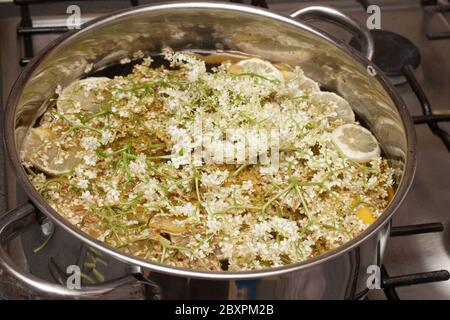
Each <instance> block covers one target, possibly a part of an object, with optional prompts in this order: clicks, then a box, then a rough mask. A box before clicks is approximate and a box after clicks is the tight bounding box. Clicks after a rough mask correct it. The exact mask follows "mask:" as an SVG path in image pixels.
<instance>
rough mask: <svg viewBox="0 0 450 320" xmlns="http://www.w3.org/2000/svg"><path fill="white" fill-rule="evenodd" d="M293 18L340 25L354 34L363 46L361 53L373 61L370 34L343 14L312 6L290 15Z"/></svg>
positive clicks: (372, 45) (372, 44) (330, 9)
mask: <svg viewBox="0 0 450 320" xmlns="http://www.w3.org/2000/svg"><path fill="white" fill-rule="evenodd" d="M290 17H292V18H298V19H300V20H303V21H305V22H306V21H311V20H321V21H326V22H330V23H333V24H335V25H338V26H340V27H342V28H344V29H345V30H348V31H349V32H351V33H352V34H354V35H355V36H356V37H357V39H358V41H359V43H360V44H361V48H363V49H362V50H361V52H362V53H363V54H364V55H365V56H366V58H367V59H368V60H372V57H373V52H374V43H373V39H372V36H371V35H370V32H369V31H368V30H367V29H365V28H364V27H363V26H362V25H361V24H360V23H359V22H358V21H356V20H355V19H353V18H351V17H349V16H347V15H346V14H344V13H343V12H341V11H339V10H336V9H333V8H329V7H322V6H311V7H306V8H303V9H300V10H297V11H295V12H293V13H291V14H290Z"/></svg>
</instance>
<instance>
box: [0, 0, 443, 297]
mask: <svg viewBox="0 0 450 320" xmlns="http://www.w3.org/2000/svg"><path fill="white" fill-rule="evenodd" d="M372 3H376V4H379V5H380V7H381V12H382V13H381V28H382V30H386V31H391V32H394V33H397V34H399V35H401V36H403V37H405V38H406V39H408V40H409V41H411V42H412V43H413V44H414V45H415V46H416V47H417V48H418V50H419V52H420V57H421V60H420V64H419V65H418V67H417V69H416V71H415V74H416V77H417V79H418V81H419V83H420V85H421V86H422V88H423V90H424V91H425V93H426V94H427V96H428V98H429V100H430V102H431V105H432V106H433V108H434V110H436V111H440V112H443V113H445V112H447V113H448V112H450V111H449V101H450V93H449V92H450V90H449V89H450V60H449V59H448V57H450V39H447V40H439V41H430V40H428V39H427V37H426V34H425V32H424V28H425V25H427V26H429V27H430V28H431V29H433V30H437V31H440V32H441V31H445V32H449V31H450V23H449V19H450V13H448V14H445V13H442V14H441V13H439V14H433V15H429V14H426V10H424V8H423V7H421V5H420V1H400V0H399V1H395V0H392V1H372ZM268 4H269V7H270V8H271V10H274V11H276V12H280V13H288V12H291V11H294V10H296V9H299V8H301V7H306V6H309V5H317V4H320V5H327V4H330V5H333V6H334V7H336V8H338V9H341V10H343V11H344V12H346V13H347V14H349V15H351V16H353V17H354V18H356V19H357V20H359V21H361V22H362V23H364V24H365V20H366V19H367V13H366V12H365V11H364V9H363V8H362V7H361V5H360V4H358V3H357V1H319V2H317V1H306V2H301V3H299V2H298V1H296V2H294V1H268ZM89 17H90V16H87V18H89ZM62 21H64V17H61V16H59V17H45V16H44V17H39V18H38V19H36V23H37V24H39V23H41V24H61V22H62ZM18 22H19V18H8V19H4V20H2V21H0V39H2V41H1V42H0V63H1V66H0V68H1V81H0V83H1V95H2V96H1V97H2V102H3V103H4V101H5V98H6V96H7V94H8V92H9V90H10V88H11V86H12V84H13V82H14V81H15V79H16V78H17V76H18V74H19V73H20V70H21V67H20V65H19V59H20V58H21V57H23V47H22V41H21V39H20V38H19V37H18V36H17V35H16V26H17V23H18ZM320 27H324V28H329V27H328V26H320ZM330 32H332V34H334V35H335V36H337V37H342V38H345V39H347V40H349V35H347V34H344V33H342V31H340V30H337V29H334V28H333V29H330ZM57 36H58V35H54V34H50V35H49V34H46V35H35V36H33V47H34V51H35V52H37V51H38V50H40V49H41V48H43V47H44V46H45V44H47V43H48V42H49V41H50V40H52V39H54V38H56V37H57ZM386 54H387V55H388V54H389V52H387V53H386ZM383 58H387V59H388V58H389V56H385V57H383ZM401 82H403V84H401V85H398V86H397V87H396V88H397V90H398V91H399V93H400V94H401V96H402V98H403V99H404V101H405V102H406V104H407V106H408V109H409V110H410V112H411V114H412V115H421V114H422V112H421V107H420V104H419V102H418V101H417V99H416V97H415V95H414V93H413V91H412V90H411V88H410V87H409V86H408V84H407V83H405V82H404V81H401ZM401 82H400V83H401ZM396 83H397V82H396ZM443 127H444V128H445V129H447V130H448V129H450V125H449V124H444V125H443ZM416 131H417V140H418V146H417V160H418V167H417V174H416V177H415V180H414V183H413V185H412V188H411V190H410V192H409V194H408V195H407V198H406V200H405V202H404V204H403V205H402V207H401V208H400V210H399V211H398V212H397V213H396V214H395V215H394V218H393V225H394V226H396V225H400V226H401V225H411V224H419V223H429V222H441V223H442V224H444V227H445V230H444V231H443V232H439V233H430V234H424V235H412V236H407V237H395V238H392V239H390V240H389V244H388V248H387V252H386V256H385V262H384V265H385V267H386V269H387V270H388V272H389V275H390V276H396V275H402V274H411V273H417V272H424V271H433V270H441V269H450V214H449V208H450V196H449V192H450V174H449V173H448V172H449V170H448V168H450V154H449V152H448V151H447V149H446V148H445V146H444V145H443V143H442V141H441V140H440V139H439V138H437V137H436V136H434V135H433V134H432V132H431V131H430V129H429V128H428V126H427V125H416ZM1 156H2V158H1V160H2V161H4V159H3V157H4V155H3V154H1ZM2 175H6V178H7V180H8V184H7V185H5V184H3V183H1V184H0V196H3V197H4V196H5V194H7V197H5V200H4V201H0V203H1V204H3V203H4V204H5V207H6V208H13V207H15V206H16V205H17V204H18V203H22V202H25V201H26V197H25V196H24V194H23V192H21V190H20V189H19V188H16V185H15V183H14V176H13V175H12V174H11V170H10V169H9V168H8V164H7V163H6V166H5V171H4V172H2ZM2 178H3V177H2ZM1 180H2V181H3V180H4V179H1ZM5 188H6V189H7V190H5ZM0 209H5V208H0ZM45 238H46V236H45V235H44V234H43V232H42V230H41V227H40V226H39V225H37V224H36V226H34V227H33V228H32V229H31V230H29V231H28V232H27V233H25V234H24V235H23V236H22V239H21V241H20V240H16V241H15V242H14V243H12V255H13V258H14V259H15V260H16V261H17V262H18V263H20V264H21V265H22V266H23V267H24V268H27V269H28V270H30V271H31V272H32V273H34V274H36V275H37V276H40V277H42V278H45V279H48V280H51V281H54V279H55V272H57V271H58V268H61V266H64V265H69V264H74V263H77V264H79V263H80V261H81V264H83V262H84V261H88V262H89V259H91V258H92V252H90V251H89V250H87V249H86V248H85V247H84V246H83V245H82V244H81V243H79V242H78V241H77V240H75V239H72V238H71V237H70V236H68V235H67V234H66V233H64V232H62V230H58V229H57V230H55V234H54V236H53V237H52V239H51V240H50V241H49V243H48V245H47V246H46V248H45V252H46V254H39V253H37V254H36V253H33V251H34V249H36V248H37V247H39V245H40V244H41V243H42V241H44V240H45ZM62 245H64V247H65V250H60V248H62ZM69 252H70V254H69ZM73 252H78V253H79V254H78V255H76V257H77V259H78V260H77V261H71V260H73V259H74V255H73V254H71V253H73ZM50 255H51V256H52V257H53V259H49V256H50ZM108 264H109V266H110V267H109V268H108V272H110V270H114V272H112V273H110V274H108V276H111V277H112V278H114V277H115V276H117V275H120V274H123V273H125V272H126V269H125V267H124V266H123V265H122V264H120V263H116V262H110V261H108ZM111 265H114V267H113V268H112V269H111ZM42 266H46V267H45V268H42ZM397 293H398V295H399V297H400V298H401V299H450V281H445V282H435V283H429V284H422V285H417V286H408V287H402V288H397ZM369 298H370V299H385V296H384V295H383V293H382V291H380V290H372V291H371V292H370V293H369Z"/></svg>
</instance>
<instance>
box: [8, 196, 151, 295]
mask: <svg viewBox="0 0 450 320" xmlns="http://www.w3.org/2000/svg"><path fill="white" fill-rule="evenodd" d="M35 221H36V213H35V208H34V207H33V205H31V204H30V203H26V204H24V205H22V206H19V207H17V208H15V209H13V210H10V211H8V212H6V213H5V214H3V215H2V216H0V288H1V289H2V290H3V291H5V292H6V294H7V295H8V294H12V295H14V296H17V295H19V296H20V297H21V298H23V299H39V298H41V299H42V298H43V299H100V298H101V299H120V298H142V297H144V294H145V291H146V288H145V284H144V282H142V281H141V280H138V279H137V278H136V277H135V276H133V275H127V276H125V277H122V278H119V279H116V280H113V281H108V282H105V283H103V284H101V285H96V286H85V287H82V288H81V289H79V290H77V289H69V288H67V287H64V286H62V285H58V284H54V283H51V282H47V281H43V280H41V279H39V278H37V277H36V276H34V275H32V274H30V273H27V272H25V271H23V270H20V268H19V267H18V266H16V265H15V263H14V262H13V260H12V259H11V258H10V257H9V255H8V253H7V249H6V247H7V244H8V241H9V240H10V239H12V238H13V237H14V236H17V235H18V234H19V233H20V232H22V231H23V230H24V229H26V227H27V226H29V225H30V224H31V223H33V222H35ZM0 291H1V290H0Z"/></svg>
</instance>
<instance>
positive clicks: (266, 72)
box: [236, 58, 284, 81]
mask: <svg viewBox="0 0 450 320" xmlns="http://www.w3.org/2000/svg"><path fill="white" fill-rule="evenodd" d="M236 65H237V66H238V67H239V68H240V70H241V73H256V74H259V75H261V76H264V77H266V78H269V79H275V80H279V81H283V80H284V77H283V73H282V72H281V71H280V70H278V69H277V68H276V67H275V66H274V65H273V64H271V63H270V62H269V61H265V60H261V59H258V58H252V59H246V60H242V61H239V62H238V63H237V64H236Z"/></svg>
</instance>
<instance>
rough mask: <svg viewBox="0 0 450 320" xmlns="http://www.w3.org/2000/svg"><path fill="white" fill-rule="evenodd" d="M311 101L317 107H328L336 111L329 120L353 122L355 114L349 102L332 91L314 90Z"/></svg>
mask: <svg viewBox="0 0 450 320" xmlns="http://www.w3.org/2000/svg"><path fill="white" fill-rule="evenodd" d="M311 103H312V104H314V105H318V106H319V107H320V106H322V107H330V108H332V109H334V111H335V112H336V113H337V116H336V117H330V118H331V120H336V119H342V120H343V121H344V122H345V123H353V122H355V114H354V113H353V110H352V108H351V107H350V104H349V103H348V102H347V101H346V100H345V99H344V98H341V97H340V96H338V95H337V94H335V93H333V92H315V93H313V94H312V95H311Z"/></svg>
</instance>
